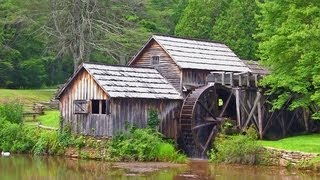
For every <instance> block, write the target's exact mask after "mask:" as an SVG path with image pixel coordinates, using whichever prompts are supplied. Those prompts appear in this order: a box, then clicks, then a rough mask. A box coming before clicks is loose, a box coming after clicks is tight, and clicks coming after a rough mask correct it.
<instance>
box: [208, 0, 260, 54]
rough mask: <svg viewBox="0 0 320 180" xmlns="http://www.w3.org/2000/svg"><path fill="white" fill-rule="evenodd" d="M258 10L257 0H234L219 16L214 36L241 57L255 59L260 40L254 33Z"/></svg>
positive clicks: (214, 28)
mask: <svg viewBox="0 0 320 180" xmlns="http://www.w3.org/2000/svg"><path fill="white" fill-rule="evenodd" d="M257 10H258V7H257V4H256V2H255V0H233V1H232V2H231V3H230V5H229V7H228V8H227V9H226V10H225V11H223V12H222V13H221V14H220V15H219V17H217V19H216V21H215V23H214V25H213V28H212V32H211V34H212V38H213V39H214V40H218V41H221V42H223V43H225V44H227V45H228V46H229V47H230V48H231V49H232V50H234V51H235V53H236V54H237V55H238V56H239V57H240V58H244V59H252V60H255V59H256V56H255V55H256V50H257V46H258V45H257V44H258V42H257V40H255V39H254V38H253V34H255V33H256V29H257V23H256V20H255V18H254V16H255V14H256V12H257Z"/></svg>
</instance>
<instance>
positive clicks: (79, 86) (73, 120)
mask: <svg viewBox="0 0 320 180" xmlns="http://www.w3.org/2000/svg"><path fill="white" fill-rule="evenodd" d="M91 99H97V100H107V99H109V97H108V96H107V94H106V93H105V92H104V91H103V90H102V89H101V88H100V87H99V86H98V85H97V83H96V82H95V81H94V79H93V78H92V77H91V76H90V75H89V73H87V71H85V70H82V71H81V72H79V74H78V75H77V76H76V77H75V78H74V80H73V82H71V84H69V86H68V87H67V89H66V90H65V92H64V93H63V94H62V96H61V97H60V112H61V116H62V118H63V119H64V124H70V125H71V128H72V131H73V132H75V133H79V134H85V135H98V136H111V135H112V133H113V129H112V120H111V119H110V115H105V114H90V112H91V106H90V104H91V103H90V100H91ZM74 100H88V101H89V102H88V103H89V113H88V114H74V103H73V101H74Z"/></svg>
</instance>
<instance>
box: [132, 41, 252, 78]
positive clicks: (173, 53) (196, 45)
mask: <svg viewBox="0 0 320 180" xmlns="http://www.w3.org/2000/svg"><path fill="white" fill-rule="evenodd" d="M152 40H155V41H156V42H157V43H158V44H159V45H160V46H161V47H162V48H163V49H164V50H165V51H166V52H167V53H168V55H169V56H170V57H171V58H172V59H173V61H174V62H175V63H176V64H177V65H178V66H179V67H180V68H182V69H199V70H210V71H234V72H250V69H249V68H248V67H247V66H246V65H245V64H244V63H243V62H242V61H241V60H240V59H239V58H238V57H237V55H236V54H235V53H234V52H233V51H232V50H231V49H230V48H228V46H226V45H225V44H222V43H217V42H211V41H201V40H194V39H183V38H177V37H168V36H158V35H154V36H152V37H151V38H150V39H149V41H148V42H147V43H146V45H145V46H144V48H145V47H146V46H147V45H148V44H149V43H150V42H151V41H152ZM144 48H142V49H141V50H140V51H139V52H138V54H137V55H136V56H135V57H133V59H132V60H131V61H130V63H129V64H131V63H132V62H133V61H135V59H136V58H137V57H138V56H139V55H140V54H141V53H142V52H143V50H144Z"/></svg>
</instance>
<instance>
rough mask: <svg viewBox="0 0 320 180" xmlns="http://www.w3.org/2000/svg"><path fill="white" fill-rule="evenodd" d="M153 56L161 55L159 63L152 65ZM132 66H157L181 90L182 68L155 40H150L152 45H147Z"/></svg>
mask: <svg viewBox="0 0 320 180" xmlns="http://www.w3.org/2000/svg"><path fill="white" fill-rule="evenodd" d="M152 56H160V60H159V65H157V66H152V65H151V61H150V60H151V58H152ZM131 66H140V67H154V68H156V69H157V70H158V71H159V72H160V74H161V75H162V76H164V77H165V78H166V79H167V80H168V81H169V82H170V83H171V84H172V85H173V87H174V88H175V89H176V90H177V91H179V92H181V75H182V74H181V70H180V69H179V67H178V66H177V64H176V63H175V62H174V61H173V60H172V59H171V58H170V56H169V55H168V54H167V53H166V52H165V51H164V50H163V49H162V48H161V46H160V45H159V44H158V43H157V42H155V41H154V40H153V41H152V42H150V46H148V47H146V49H145V50H144V52H143V53H142V54H141V55H140V56H139V57H138V59H136V60H135V61H134V62H133V63H132V64H131Z"/></svg>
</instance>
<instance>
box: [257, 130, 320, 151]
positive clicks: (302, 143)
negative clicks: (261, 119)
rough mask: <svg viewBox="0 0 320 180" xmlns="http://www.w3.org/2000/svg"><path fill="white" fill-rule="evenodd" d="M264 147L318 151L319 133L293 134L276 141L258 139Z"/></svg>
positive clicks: (319, 146) (319, 145)
mask: <svg viewBox="0 0 320 180" xmlns="http://www.w3.org/2000/svg"><path fill="white" fill-rule="evenodd" d="M258 142H259V144H261V145H262V146H265V147H273V148H278V149H284V150H291V151H302V152H310V153H320V134H309V135H300V136H293V137H288V138H284V139H280V140H277V141H262V140H260V141H258Z"/></svg>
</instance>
